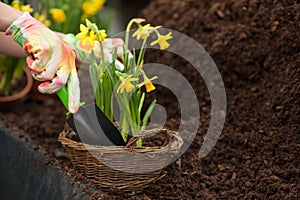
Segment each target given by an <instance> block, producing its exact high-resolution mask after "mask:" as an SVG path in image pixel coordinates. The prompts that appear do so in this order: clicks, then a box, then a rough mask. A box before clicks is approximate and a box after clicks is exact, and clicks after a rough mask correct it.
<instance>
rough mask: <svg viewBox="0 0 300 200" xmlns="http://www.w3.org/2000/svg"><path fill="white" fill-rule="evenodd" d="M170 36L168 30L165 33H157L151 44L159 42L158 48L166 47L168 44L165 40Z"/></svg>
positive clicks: (163, 48)
mask: <svg viewBox="0 0 300 200" xmlns="http://www.w3.org/2000/svg"><path fill="white" fill-rule="evenodd" d="M171 38H172V32H169V33H168V34H167V35H160V34H159V35H158V37H157V40H155V41H153V42H151V44H150V45H151V46H154V45H156V44H159V46H160V50H165V49H167V48H168V47H169V46H170V44H169V43H168V42H167V40H169V39H171Z"/></svg>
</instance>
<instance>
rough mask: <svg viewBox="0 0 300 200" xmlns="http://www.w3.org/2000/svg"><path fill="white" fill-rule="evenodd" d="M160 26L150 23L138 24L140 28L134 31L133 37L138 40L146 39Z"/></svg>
mask: <svg viewBox="0 0 300 200" xmlns="http://www.w3.org/2000/svg"><path fill="white" fill-rule="evenodd" d="M158 28H160V26H156V27H153V26H151V25H150V24H146V25H145V26H142V25H140V24H138V29H137V30H136V31H135V32H134V33H133V35H132V37H136V39H137V40H140V39H145V38H147V37H149V35H150V34H151V33H152V32H153V31H155V30H156V29H158Z"/></svg>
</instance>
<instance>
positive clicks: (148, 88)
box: [137, 73, 157, 92]
mask: <svg viewBox="0 0 300 200" xmlns="http://www.w3.org/2000/svg"><path fill="white" fill-rule="evenodd" d="M143 78H144V82H142V83H140V84H138V85H137V86H138V87H139V88H140V87H142V86H143V85H145V88H146V92H151V91H153V90H155V86H154V85H153V83H152V81H153V80H154V79H157V76H154V77H152V78H151V79H149V78H148V77H147V76H146V74H145V73H143Z"/></svg>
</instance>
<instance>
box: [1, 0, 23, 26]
mask: <svg viewBox="0 0 300 200" xmlns="http://www.w3.org/2000/svg"><path fill="white" fill-rule="evenodd" d="M0 7H1V10H5V15H6V17H1V21H0V22H1V23H0V31H1V32H4V31H6V30H7V28H8V27H9V26H10V25H11V24H12V23H13V22H14V21H15V20H17V19H18V18H19V17H20V16H21V15H22V14H23V12H21V11H19V10H16V9H13V8H12V7H10V6H8V5H6V4H4V3H1V5H0ZM2 7H3V8H2Z"/></svg>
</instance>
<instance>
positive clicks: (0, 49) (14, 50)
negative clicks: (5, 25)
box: [0, 32, 26, 58]
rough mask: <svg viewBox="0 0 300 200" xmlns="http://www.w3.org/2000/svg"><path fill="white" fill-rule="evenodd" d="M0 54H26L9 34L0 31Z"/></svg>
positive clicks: (22, 55)
mask: <svg viewBox="0 0 300 200" xmlns="http://www.w3.org/2000/svg"><path fill="white" fill-rule="evenodd" d="M0 54H5V55H8V56H13V57H20V58H23V57H25V56H26V54H25V53H24V51H23V49H22V47H21V46H19V45H18V44H17V43H16V42H15V41H14V40H13V39H12V37H11V36H8V35H5V33H4V32H0Z"/></svg>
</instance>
